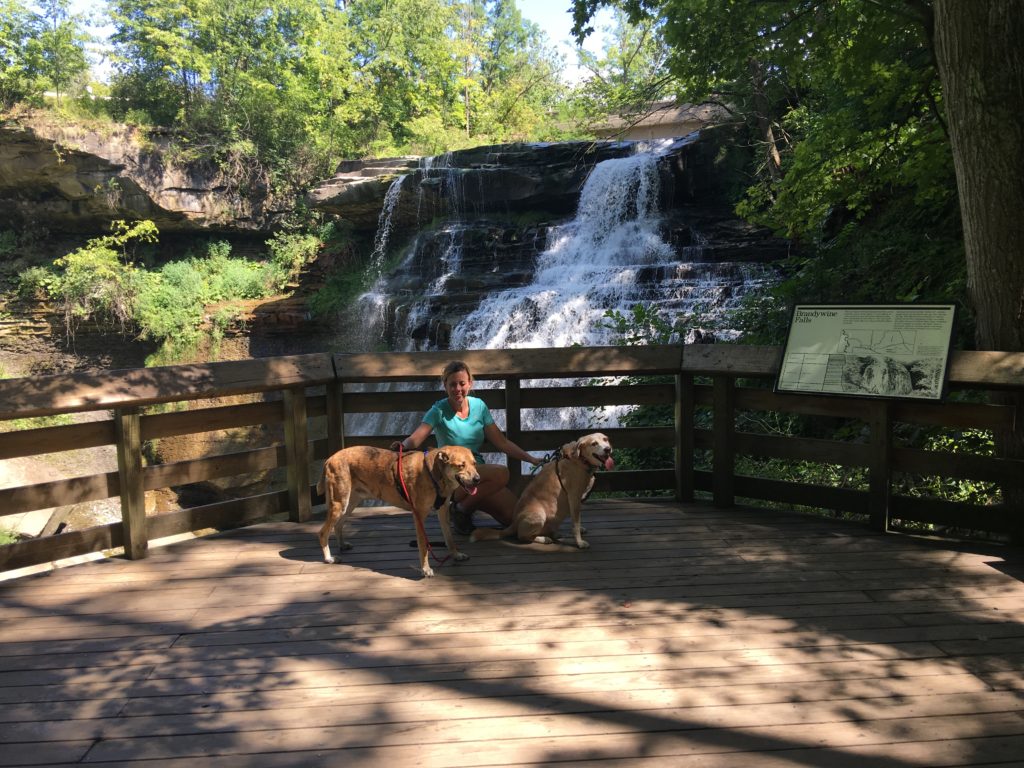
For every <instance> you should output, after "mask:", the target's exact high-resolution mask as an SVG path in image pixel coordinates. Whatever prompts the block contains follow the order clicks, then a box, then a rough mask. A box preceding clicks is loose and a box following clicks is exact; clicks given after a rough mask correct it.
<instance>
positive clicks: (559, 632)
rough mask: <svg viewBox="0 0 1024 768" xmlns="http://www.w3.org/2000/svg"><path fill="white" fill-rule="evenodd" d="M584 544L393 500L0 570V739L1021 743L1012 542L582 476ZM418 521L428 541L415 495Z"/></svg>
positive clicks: (624, 751)
mask: <svg viewBox="0 0 1024 768" xmlns="http://www.w3.org/2000/svg"><path fill="white" fill-rule="evenodd" d="M584 518H585V519H584V522H585V524H586V525H587V527H588V528H589V531H590V532H589V534H588V535H587V538H588V540H589V541H590V543H591V549H589V550H587V551H577V550H576V549H575V548H572V547H568V546H566V547H544V546H542V545H531V546H528V547H523V546H519V545H515V544H512V543H508V542H488V543H479V544H466V546H465V550H466V551H467V552H468V553H470V554H471V556H472V559H471V560H469V561H468V562H466V563H461V564H459V565H452V564H446V565H445V566H444V567H442V568H440V569H438V570H437V576H436V577H435V578H434V579H432V580H422V579H420V578H419V574H418V573H417V572H416V571H415V570H414V563H415V559H416V556H415V549H414V548H410V547H409V546H408V544H409V542H410V541H411V540H412V538H413V535H414V532H413V526H412V522H411V519H410V518H409V516H408V515H407V513H403V512H400V511H399V510H395V509H393V508H389V507H378V508H364V509H361V510H359V512H358V514H357V517H356V519H355V520H353V521H352V522H351V523H350V526H349V528H348V531H349V532H350V534H351V540H352V541H353V543H354V544H355V546H356V549H354V550H352V551H351V552H349V553H346V554H345V555H344V557H343V558H342V564H340V565H326V564H324V563H322V562H321V561H320V552H319V547H318V546H317V543H316V540H315V530H316V528H317V527H318V526H319V521H316V522H314V523H310V524H293V523H287V522H282V523H266V524H262V525H257V526H253V527H250V528H244V529H239V530H235V531H231V532H227V533H223V534H218V535H215V536H210V537H206V538H202V539H197V540H194V541H189V542H182V543H179V544H174V545H171V546H168V547H164V548H160V549H156V550H153V551H152V552H151V554H150V556H149V558H148V559H146V560H142V561H135V562H129V561H125V560H121V559H110V560H102V561H98V562H94V563H89V564H85V565H79V566H74V567H71V568H65V569H61V570H58V571H53V572H51V573H49V574H47V575H41V576H33V577H27V578H22V579H18V580H15V581H10V582H6V583H3V584H0V704H2V706H0V744H2V745H3V748H2V749H0V765H5V766H9V765H64V764H68V765H71V764H77V763H88V764H90V765H106V764H119V765H123V764H125V763H131V762H132V761H144V762H140V763H139V764H140V765H145V766H146V768H157V767H161V768H162V767H164V766H189V768H194V767H195V766H196V765H197V763H198V764H202V765H217V766H220V765H224V766H229V765H230V766H237V765H246V766H286V765H301V766H321V765H322V766H342V765H343V766H345V767H346V768H352V767H353V766H371V765H381V766H387V767H388V768H392V767H393V766H406V765H428V766H454V765H459V766H477V765H501V766H506V767H508V766H516V765H553V764H558V763H562V762H565V763H571V764H574V765H581V764H586V763H588V762H589V761H594V763H595V765H612V764H614V765H616V766H623V765H628V766H632V765H636V766H673V768H696V767H697V766H699V767H700V768H736V767H743V766H757V767H758V768H760V767H761V766H770V767H772V768H774V767H776V766H829V767H830V768H832V767H835V766H849V767H851V768H854V767H855V768H863V767H864V766H892V767H893V768H902V767H904V766H967V765H982V764H985V765H991V764H1004V765H1021V764H1022V763H1021V755H1024V700H1022V696H1021V692H1022V691H1024V673H1022V670H1024V623H1022V621H1021V619H1022V618H1024V583H1022V578H1024V552H1022V551H1021V550H1020V549H1015V548H998V547H994V546H992V547H990V546H985V545H974V544H964V545H957V544H951V543H949V542H933V541H926V540H923V539H914V538H910V537H904V536H882V535H879V534H876V533H873V532H871V531H869V530H866V529H865V528H863V527H861V526H856V525H846V524H843V523H839V522H833V521H829V520H825V519H818V518H807V517H804V516H800V515H795V514H784V513H775V512H766V511H763V510H749V509H748V510H744V509H730V510H717V509H711V508H708V507H703V506H700V505H693V504H688V505H680V504H675V503H672V502H665V501H640V500H602V501H592V502H590V503H588V504H587V506H586V508H585V510H584ZM430 530H431V531H432V535H431V538H432V539H439V538H440V536H439V534H438V533H437V531H436V520H435V519H433V518H432V519H431V522H430Z"/></svg>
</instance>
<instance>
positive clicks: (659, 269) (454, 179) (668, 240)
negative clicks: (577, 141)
mask: <svg viewBox="0 0 1024 768" xmlns="http://www.w3.org/2000/svg"><path fill="white" fill-rule="evenodd" d="M647 149H648V148H644V147H638V148H637V150H638V151H635V153H634V154H630V155H627V156H624V157H612V158H611V159H605V160H602V161H600V162H597V163H596V164H595V165H594V166H593V168H592V170H591V171H590V173H589V174H588V175H587V176H586V179H585V181H584V182H583V185H582V188H581V190H580V193H579V198H578V203H577V209H576V214H575V216H574V217H573V218H572V219H571V220H568V221H564V222H563V223H559V224H556V225H554V226H550V227H549V226H547V225H544V226H543V227H542V229H543V231H544V233H545V235H541V236H539V238H538V241H537V242H539V243H540V245H541V247H540V248H539V249H538V250H537V251H535V252H530V251H529V249H528V248H527V249H522V250H521V252H517V254H518V255H517V258H518V259H519V261H518V262H516V263H513V261H514V259H513V260H510V257H509V254H508V253H507V252H505V251H501V252H500V253H499V250H500V249H499V246H498V245H496V244H495V243H496V242H497V240H498V239H500V237H499V235H496V234H495V233H496V232H498V233H500V232H503V231H505V230H502V227H503V226H506V227H510V226H511V225H508V224H507V223H504V221H503V220H502V218H501V217H500V216H497V218H496V219H491V220H486V219H483V218H481V216H482V214H480V213H479V212H478V211H476V207H477V206H476V205H475V200H476V199H477V198H480V199H482V198H483V196H484V195H483V188H482V187H481V189H480V190H479V195H478V194H477V190H476V188H475V187H473V186H472V185H469V184H467V171H466V169H465V168H458V167H452V158H451V155H446V156H444V157H442V158H440V159H439V160H438V161H436V162H435V161H434V160H429V161H426V162H423V163H421V165H420V169H419V171H418V178H419V190H420V191H419V193H418V194H419V195H420V199H419V200H418V201H417V204H416V208H415V209H416V211H417V216H418V215H419V211H420V210H421V208H422V207H423V204H422V190H423V189H424V188H426V187H429V188H430V189H432V190H435V191H436V190H441V191H443V193H444V194H443V196H444V197H445V198H447V205H446V208H447V217H446V218H445V220H444V221H443V222H442V224H441V225H440V226H438V227H437V228H436V229H434V230H433V231H431V232H423V231H421V232H420V233H419V234H417V236H416V237H415V238H414V240H413V241H412V243H411V245H410V246H409V248H408V249H407V250H406V252H405V254H404V256H403V261H402V264H401V266H400V267H399V268H398V269H397V270H395V272H394V274H393V275H391V276H390V277H388V278H386V279H384V280H382V281H380V282H379V283H378V284H377V285H376V286H375V289H374V291H373V292H372V293H373V295H374V297H375V298H374V299H373V301H374V302H376V304H375V305H374V307H375V308H374V310H373V312H374V314H375V316H377V320H376V321H375V322H379V323H380V325H379V326H377V327H378V329H382V328H383V322H382V321H381V320H382V318H383V315H384V313H385V311H389V312H390V314H391V315H392V316H393V318H394V323H393V327H392V328H391V329H389V333H388V336H389V337H390V341H387V340H384V341H385V347H386V348H389V349H395V350H411V349H430V348H438V347H437V346H432V345H431V343H430V342H431V339H432V336H431V334H432V333H434V332H435V331H436V327H435V326H436V325H437V324H438V323H443V324H445V325H446V327H447V326H448V325H450V333H449V335H448V336H447V338H443V337H441V335H440V333H436V334H435V335H436V336H437V339H436V341H438V342H439V344H440V347H441V348H444V347H448V348H450V349H453V350H462V349H495V348H518V347H553V348H564V347H568V346H571V345H576V344H578V345H584V346H598V345H608V344H614V343H616V342H617V341H618V339H617V338H616V337H615V331H614V330H612V329H611V328H610V327H608V326H609V324H608V323H607V322H606V317H605V314H606V312H608V311H617V312H620V313H622V314H628V313H629V312H630V310H631V309H632V308H634V307H636V306H637V305H648V306H651V307H654V308H655V309H657V310H658V311H659V313H660V315H661V317H662V319H664V320H665V321H666V322H668V323H680V324H682V325H686V326H690V327H693V328H696V327H700V326H703V327H707V326H708V325H709V324H715V323H718V322H720V321H721V319H722V318H723V317H724V314H725V313H726V312H727V310H728V309H730V308H731V307H733V306H735V304H736V303H737V302H738V300H739V299H740V298H741V297H742V296H743V295H744V294H745V293H746V292H748V291H752V290H757V289H758V288H759V287H760V286H761V285H763V284H764V283H765V282H767V281H769V280H771V279H773V278H772V273H773V272H772V268H771V267H769V266H766V265H765V264H764V263H762V262H763V260H764V259H763V257H762V260H761V261H758V259H756V258H755V259H753V260H744V258H745V257H748V256H749V255H751V254H749V252H748V251H749V249H748V251H744V250H743V248H742V247H739V246H737V244H736V242H733V241H731V240H730V241H729V242H728V243H726V245H725V246H723V245H722V243H721V242H716V240H715V237H710V236H709V235H708V234H707V233H706V232H705V231H704V227H705V224H706V223H707V221H706V219H707V218H708V217H707V216H706V215H705V218H701V215H703V214H694V216H693V218H692V221H691V220H689V219H685V218H684V219H683V221H684V224H680V223H679V222H680V219H679V217H678V215H677V218H676V219H675V220H674V222H673V226H674V227H675V229H674V230H672V232H673V233H674V234H671V235H670V232H669V230H670V229H671V228H670V227H669V226H667V224H666V214H665V212H663V211H662V210H661V204H662V200H663V198H664V197H665V195H663V190H662V189H661V182H662V177H663V174H664V171H665V169H664V167H662V166H661V165H660V164H661V162H662V160H663V157H662V155H661V153H660V152H659V151H657V150H656V151H649V150H648V151H643V150H647ZM475 170H477V172H478V175H477V177H476V178H477V179H480V178H482V173H483V171H480V170H479V169H475ZM480 183H482V182H480ZM392 191H394V195H392ZM400 191H401V180H397V181H396V182H395V184H394V185H393V186H392V189H389V191H388V200H387V201H386V205H385V211H382V213H381V222H382V224H381V229H384V224H385V222H388V221H389V217H390V213H389V211H390V210H391V209H393V208H394V206H395V204H396V201H397V198H398V195H399V193H400ZM467 198H470V199H467ZM388 206H390V208H389V207H388ZM694 208H699V206H696V205H695V206H694ZM470 209H472V210H470ZM433 210H434V211H435V213H436V212H437V207H436V205H435V206H434V209H433ZM727 216H728V214H726V217H727ZM719 218H721V216H720V217H719ZM687 222H689V223H687ZM538 229H540V228H538ZM711 229H714V226H711ZM471 232H477V233H479V232H484V233H485V234H486V235H487V236H486V237H484V236H477V237H475V238H471V236H470V233H471ZM716 234H720V233H719V232H718V231H717V230H716ZM386 238H387V234H386V233H385V234H383V235H382V234H381V231H380V230H379V231H378V238H377V239H378V242H382V241H383V242H384V243H386ZM528 239H529V238H528V237H523V238H520V240H528ZM741 245H745V243H743V244H741ZM524 259H526V260H528V261H529V262H530V263H528V264H527V263H524V261H523V260H524ZM520 274H521V275H522V279H521V280H518V282H519V283H520V284H518V285H516V284H515V283H516V282H517V279H518V275H520ZM487 275H499V276H503V277H504V278H505V283H506V285H505V286H500V287H496V288H494V289H493V290H487V288H486V287H485V288H483V289H482V291H481V289H480V284H481V283H482V282H486V281H485V280H484V277H486V276H487ZM509 275H513V278H511V279H510V278H509ZM482 276H484V277H482ZM509 283H511V285H509ZM495 284H496V285H497V283H495ZM474 291H475V293H474ZM386 297H390V298H386ZM388 304H390V307H389V306H388ZM439 318H441V319H439ZM449 319H450V321H449ZM365 320H366V315H364V316H363V321H364V322H365ZM431 324H433V325H431ZM375 332H376V333H378V334H380V333H381V330H377V331H375ZM715 333H716V335H717V336H718V337H719V338H722V337H728V336H729V335H730V334H731V332H730V331H728V330H727V329H726V330H723V329H721V328H717V329H716V331H715ZM381 341H382V339H381V338H378V339H377V342H376V344H375V345H374V346H376V347H377V348H379V347H380V345H381V344H380V342H381ZM453 354H454V353H453ZM541 383H542V382H524V385H525V386H530V385H539V384H541ZM563 383H564V382H563ZM484 385H486V382H482V383H481V386H484ZM438 396H439V397H440V396H441V394H440V391H439V392H438ZM618 416H619V411H618V409H608V410H607V411H606V413H605V418H606V419H607V423H608V425H609V426H612V425H614V424H615V423H616V421H617V419H618ZM496 417H497V418H499V423H500V420H501V414H496ZM593 419H594V414H593V412H592V411H586V410H580V411H574V410H573V409H558V410H557V411H555V410H550V411H548V410H545V411H533V412H524V414H523V423H524V427H526V428H528V429H529V428H563V429H575V428H576V427H577V426H580V425H582V424H584V423H588V424H589V423H593ZM406 421H407V420H406ZM416 423H418V422H416ZM407 426H408V425H407V424H406V423H404V422H402V423H398V422H396V423H393V424H387V425H383V424H375V425H373V426H371V425H370V424H367V425H365V428H366V432H364V431H363V428H360V429H359V431H360V432H363V433H369V432H375V431H380V432H402V431H404V430H405V429H406V427H407ZM412 426H415V424H413V425H412Z"/></svg>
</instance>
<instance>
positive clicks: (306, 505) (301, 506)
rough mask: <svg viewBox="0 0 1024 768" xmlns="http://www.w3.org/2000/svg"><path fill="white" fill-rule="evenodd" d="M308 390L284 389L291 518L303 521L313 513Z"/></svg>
mask: <svg viewBox="0 0 1024 768" xmlns="http://www.w3.org/2000/svg"><path fill="white" fill-rule="evenodd" d="M307 432H308V428H307V422H306V390H305V388H304V387H295V388H293V389H286V390H285V391H284V441H285V453H286V455H287V457H288V519H289V520H291V521H292V522H296V523H304V522H306V521H307V520H309V519H310V518H311V517H312V516H313V510H312V505H311V503H310V499H309V437H308V435H307Z"/></svg>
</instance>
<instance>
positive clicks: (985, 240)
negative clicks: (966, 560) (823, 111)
mask: <svg viewBox="0 0 1024 768" xmlns="http://www.w3.org/2000/svg"><path fill="white" fill-rule="evenodd" d="M934 29H935V51H936V58H937V59H938V65H939V72H940V74H941V76H942V85H943V95H944V97H945V106H946V114H947V115H948V119H949V132H950V139H951V142H952V145H953V160H954V163H955V165H956V177H957V184H958V185H959V188H960V211H961V216H962V218H963V227H964V245H965V249H966V254H967V290H968V293H969V295H970V297H971V303H972V304H973V306H974V309H975V313H976V315H977V331H976V341H977V345H978V348H979V349H990V350H1000V351H1005V352H1024V217H1022V216H1021V211H1022V210H1024V184H1022V182H1021V174H1022V169H1024V51H1022V50H1021V48H1020V41H1021V39H1024V0H974V2H970V3H964V2H958V0H936V3H935V28H934ZM1002 399H1003V400H1004V401H1005V402H1007V403H1008V404H1010V405H1014V406H1016V409H1017V413H1018V414H1021V413H1024V396H1021V395H1020V394H1019V393H1017V394H1016V395H1015V396H1012V395H1011V396H1004V397H1003V398H1002ZM1022 422H1024V419H1022V418H1020V417H1019V416H1018V418H1017V419H1016V428H1015V429H1014V430H1013V431H1012V433H1011V434H1009V435H1005V436H1002V437H1003V440H1002V442H1004V453H1005V455H1007V456H1009V457H1013V458H1024V423H1022ZM1004 492H1005V493H1006V502H1007V504H1008V505H1009V507H1010V509H1012V510H1015V511H1016V513H1017V514H1024V491H1022V490H1020V489H1019V488H1018V489H1017V490H1016V491H1012V490H1011V491H1004Z"/></svg>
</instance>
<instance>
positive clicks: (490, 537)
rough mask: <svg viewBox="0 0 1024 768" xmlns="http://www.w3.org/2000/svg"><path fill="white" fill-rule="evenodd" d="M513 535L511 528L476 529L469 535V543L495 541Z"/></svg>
mask: <svg viewBox="0 0 1024 768" xmlns="http://www.w3.org/2000/svg"><path fill="white" fill-rule="evenodd" d="M512 533H513V530H512V526H511V525H510V526H509V527H508V528H503V529H500V530H499V529H498V528H476V529H474V530H473V533H471V534H470V535H469V540H470V541H474V542H476V541H497V540H498V539H506V538H508V537H509V536H511V535H512Z"/></svg>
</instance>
